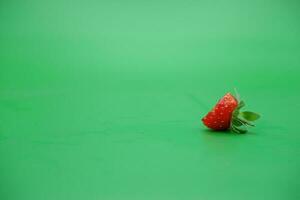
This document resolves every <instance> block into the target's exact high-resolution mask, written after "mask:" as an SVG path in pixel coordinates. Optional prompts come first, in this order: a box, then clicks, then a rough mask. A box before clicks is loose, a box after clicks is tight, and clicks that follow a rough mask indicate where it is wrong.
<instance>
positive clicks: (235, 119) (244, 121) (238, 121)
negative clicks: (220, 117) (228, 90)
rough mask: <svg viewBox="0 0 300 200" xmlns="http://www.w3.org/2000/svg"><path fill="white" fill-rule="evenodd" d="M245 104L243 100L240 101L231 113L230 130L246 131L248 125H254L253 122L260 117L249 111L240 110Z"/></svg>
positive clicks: (236, 131)
mask: <svg viewBox="0 0 300 200" xmlns="http://www.w3.org/2000/svg"><path fill="white" fill-rule="evenodd" d="M244 106H245V103H244V101H240V102H239V104H238V106H237V107H236V109H235V110H234V111H233V113H232V117H231V123H230V130H231V131H233V132H235V133H246V132H247V128H248V127H249V126H254V124H253V122H254V121H256V120H257V119H259V118H260V115H259V114H257V113H254V112H250V111H242V112H241V111H240V110H241V108H243V107H244Z"/></svg>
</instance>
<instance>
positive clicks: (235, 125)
mask: <svg viewBox="0 0 300 200" xmlns="http://www.w3.org/2000/svg"><path fill="white" fill-rule="evenodd" d="M244 105H245V104H244V102H243V101H241V102H239V101H238V100H237V99H236V98H235V97H234V96H233V95H231V94H230V93H227V94H226V95H225V96H224V97H223V98H222V99H220V100H219V102H218V103H217V104H216V105H215V107H214V108H213V109H212V110H211V111H210V112H209V113H208V114H207V115H206V116H205V117H204V118H203V119H202V122H203V123H204V125H205V126H207V127H208V128H211V129H213V130H217V131H221V130H227V129H230V130H232V131H234V132H237V133H245V132H246V131H247V130H246V129H245V126H253V124H251V123H250V121H255V120H257V119H258V118H259V115H258V114H256V113H253V112H249V111H245V112H241V113H240V112H239V110H240V109H241V108H242V107H243V106H244ZM241 117H242V118H241Z"/></svg>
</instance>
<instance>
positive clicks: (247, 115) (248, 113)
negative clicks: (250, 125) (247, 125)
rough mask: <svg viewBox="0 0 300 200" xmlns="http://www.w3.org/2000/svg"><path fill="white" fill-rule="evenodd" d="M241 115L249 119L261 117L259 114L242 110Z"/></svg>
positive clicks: (253, 119)
mask: <svg viewBox="0 0 300 200" xmlns="http://www.w3.org/2000/svg"><path fill="white" fill-rule="evenodd" d="M240 116H241V117H243V118H244V119H246V120H248V121H255V120H257V119H259V118H260V115H259V114H257V113H254V112H250V111H244V112H241V113H240Z"/></svg>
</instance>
